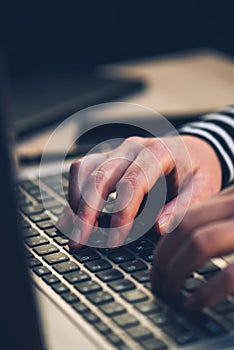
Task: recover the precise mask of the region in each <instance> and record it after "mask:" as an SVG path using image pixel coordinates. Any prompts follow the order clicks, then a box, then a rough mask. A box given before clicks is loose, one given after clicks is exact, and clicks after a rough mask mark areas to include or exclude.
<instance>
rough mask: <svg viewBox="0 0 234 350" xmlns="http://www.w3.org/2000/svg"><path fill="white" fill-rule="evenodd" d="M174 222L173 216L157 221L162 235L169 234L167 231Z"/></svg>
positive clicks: (166, 216)
mask: <svg viewBox="0 0 234 350" xmlns="http://www.w3.org/2000/svg"><path fill="white" fill-rule="evenodd" d="M171 221H172V215H169V214H167V215H164V216H162V217H160V218H159V220H158V221H157V226H158V229H159V231H160V233H161V234H164V233H166V232H167V229H168V228H169V224H170V223H171Z"/></svg>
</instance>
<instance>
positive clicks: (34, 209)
mask: <svg viewBox="0 0 234 350" xmlns="http://www.w3.org/2000/svg"><path fill="white" fill-rule="evenodd" d="M20 209H21V210H22V212H23V213H24V214H25V215H27V216H30V215H33V214H41V213H42V212H43V211H44V210H45V209H44V207H43V206H42V205H38V204H37V205H30V206H29V205H27V206H26V205H25V206H21V208H20Z"/></svg>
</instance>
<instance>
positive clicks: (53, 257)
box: [43, 253, 69, 265]
mask: <svg viewBox="0 0 234 350" xmlns="http://www.w3.org/2000/svg"><path fill="white" fill-rule="evenodd" d="M43 259H44V260H45V261H46V262H47V264H49V265H54V264H58V263H61V262H64V261H68V260H69V258H68V256H67V255H65V254H63V253H54V254H49V255H46V256H44V258H43Z"/></svg>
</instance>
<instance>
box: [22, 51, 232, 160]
mask: <svg viewBox="0 0 234 350" xmlns="http://www.w3.org/2000/svg"><path fill="white" fill-rule="evenodd" d="M233 62H234V61H233V59H232V58H230V57H228V56H225V55H223V54H221V53H219V52H216V51H211V50H202V51H194V52H187V53H183V54H180V55H178V54H177V55H172V56H165V57H157V58H152V57H151V58H146V59H141V60H136V61H132V62H126V63H121V64H112V65H106V66H103V67H100V72H101V73H102V74H103V75H105V76H107V77H118V78H121V77H122V78H129V77H132V78H140V79H142V80H143V81H144V82H145V85H146V88H145V90H143V91H141V92H137V93H136V94H134V95H132V96H130V97H126V98H123V99H121V100H120V101H121V102H129V103H134V104H139V105H142V106H145V107H147V108H151V109H153V110H155V111H158V112H160V113H161V114H163V115H164V114H166V115H170V116H171V117H172V118H173V115H181V116H183V115H189V114H196V113H197V114H200V113H205V112H210V111H212V110H215V109H217V108H220V107H222V106H225V105H228V104H231V103H233V102H234V64H233ZM133 110H134V109H133ZM140 111H141V109H139V115H137V114H138V113H137V109H135V110H134V115H131V113H132V112H131V108H129V109H127V110H126V109H125V108H124V107H123V106H122V105H121V104H120V105H119V106H117V105H115V106H114V108H110V109H109V110H108V113H107V114H106V116H105V119H104V120H105V122H110V121H111V120H113V118H114V119H115V120H121V119H122V120H124V119H125V118H126V117H132V118H136V117H142V114H141V112H140ZM149 114H150V113H149ZM152 114H153V115H154V113H153V112H152ZM154 116H155V115H154ZM101 117H102V118H103V116H101V115H100V118H101ZM52 131H53V129H51V130H47V131H46V132H43V133H40V134H39V135H37V136H34V137H31V138H28V140H25V141H24V142H21V143H19V144H18V145H17V153H19V154H28V153H29V152H30V153H35V152H36V153H41V152H42V150H43V148H44V145H45V143H46V142H47V140H48V137H49V136H50V134H51V132H52ZM75 132H76V128H74V126H71V127H70V129H69V128H68V129H67V130H66V131H64V133H63V135H61V139H62V140H64V139H65V137H66V139H69V138H70V139H72V138H73V136H74V133H75ZM61 148H62V149H63V143H61V142H58V145H57V149H56V151H59V150H61Z"/></svg>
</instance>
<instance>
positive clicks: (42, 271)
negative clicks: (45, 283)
mask: <svg viewBox="0 0 234 350" xmlns="http://www.w3.org/2000/svg"><path fill="white" fill-rule="evenodd" d="M33 272H35V273H36V274H37V275H38V276H39V277H42V276H44V275H48V274H49V273H50V270H49V269H48V268H47V267H46V266H38V267H35V268H34V269H33Z"/></svg>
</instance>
